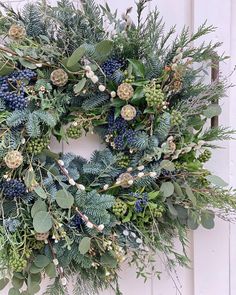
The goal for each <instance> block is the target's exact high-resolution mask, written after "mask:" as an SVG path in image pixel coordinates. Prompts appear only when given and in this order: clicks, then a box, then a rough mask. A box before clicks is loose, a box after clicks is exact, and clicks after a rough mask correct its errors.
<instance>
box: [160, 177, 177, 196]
mask: <svg viewBox="0 0 236 295" xmlns="http://www.w3.org/2000/svg"><path fill="white" fill-rule="evenodd" d="M160 191H161V192H162V194H163V197H164V198H165V199H166V198H168V197H170V196H172V195H173V193H174V185H173V183H172V182H170V181H168V182H163V183H162V184H161V187H160Z"/></svg>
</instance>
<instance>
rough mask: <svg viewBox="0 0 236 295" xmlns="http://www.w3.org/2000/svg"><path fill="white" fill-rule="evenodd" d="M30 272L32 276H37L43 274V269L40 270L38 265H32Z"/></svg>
mask: <svg viewBox="0 0 236 295" xmlns="http://www.w3.org/2000/svg"><path fill="white" fill-rule="evenodd" d="M29 271H30V273H32V274H37V273H41V272H42V271H43V268H41V267H40V268H39V267H37V266H36V265H34V264H32V265H31V267H30V269H29Z"/></svg>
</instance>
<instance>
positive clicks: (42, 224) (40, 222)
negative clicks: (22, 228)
mask: <svg viewBox="0 0 236 295" xmlns="http://www.w3.org/2000/svg"><path fill="white" fill-rule="evenodd" d="M33 226H34V229H35V231H36V232H37V233H46V232H48V231H49V230H50V229H51V228H52V218H51V215H50V213H49V212H45V211H39V212H37V213H35V215H34V217H33Z"/></svg>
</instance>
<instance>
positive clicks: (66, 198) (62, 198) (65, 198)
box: [56, 190, 74, 209]
mask: <svg viewBox="0 0 236 295" xmlns="http://www.w3.org/2000/svg"><path fill="white" fill-rule="evenodd" d="M56 202H57V204H58V206H59V207H61V208H62V209H70V208H71V207H72V205H73V204H74V197H73V196H72V195H71V194H70V193H69V192H67V191H66V190H59V191H58V192H57V193H56Z"/></svg>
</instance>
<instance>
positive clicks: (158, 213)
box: [152, 205, 165, 218]
mask: <svg viewBox="0 0 236 295" xmlns="http://www.w3.org/2000/svg"><path fill="white" fill-rule="evenodd" d="M164 211H165V208H164V206H163V205H158V206H157V208H155V209H154V210H153V211H152V214H153V217H154V218H161V217H162V215H163V212H164Z"/></svg>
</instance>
